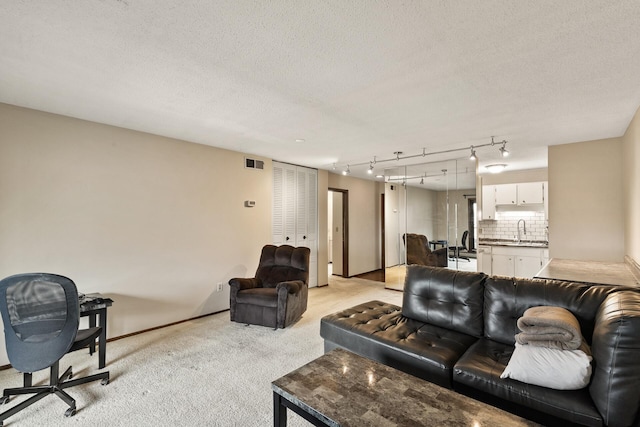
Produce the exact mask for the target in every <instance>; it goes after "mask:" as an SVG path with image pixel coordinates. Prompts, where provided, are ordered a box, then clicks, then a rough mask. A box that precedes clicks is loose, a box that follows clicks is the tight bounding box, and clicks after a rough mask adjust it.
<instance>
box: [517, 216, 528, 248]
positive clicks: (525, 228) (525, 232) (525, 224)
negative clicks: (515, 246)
mask: <svg viewBox="0 0 640 427" xmlns="http://www.w3.org/2000/svg"><path fill="white" fill-rule="evenodd" d="M520 221H522V231H523V233H524V235H525V236H526V235H527V222H526V221H525V220H524V219H519V220H518V243H520V241H521V237H520Z"/></svg>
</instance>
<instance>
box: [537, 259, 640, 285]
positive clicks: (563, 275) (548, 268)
mask: <svg viewBox="0 0 640 427" xmlns="http://www.w3.org/2000/svg"><path fill="white" fill-rule="evenodd" d="M534 278H537V279H555V280H566V281H570V282H581V283H594V284H605V285H621V286H640V282H639V281H638V279H637V278H636V277H635V276H634V275H633V273H632V272H631V269H630V268H629V266H628V265H627V264H625V263H624V262H599V261H578V260H571V259H558V258H552V259H551V260H549V262H548V263H547V265H545V266H544V267H542V270H540V271H539V272H538V273H536V275H535V276H534Z"/></svg>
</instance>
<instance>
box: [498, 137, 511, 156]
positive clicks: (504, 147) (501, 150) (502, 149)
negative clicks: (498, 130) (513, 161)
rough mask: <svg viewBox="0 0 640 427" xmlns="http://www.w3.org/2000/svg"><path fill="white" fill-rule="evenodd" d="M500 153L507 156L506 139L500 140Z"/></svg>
mask: <svg viewBox="0 0 640 427" xmlns="http://www.w3.org/2000/svg"><path fill="white" fill-rule="evenodd" d="M499 151H500V154H501V155H502V157H508V156H509V151H508V150H507V141H502V147H500V150H499Z"/></svg>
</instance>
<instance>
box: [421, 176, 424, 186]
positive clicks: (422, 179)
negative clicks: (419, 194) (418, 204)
mask: <svg viewBox="0 0 640 427" xmlns="http://www.w3.org/2000/svg"><path fill="white" fill-rule="evenodd" d="M420 185H424V176H423V177H422V178H420Z"/></svg>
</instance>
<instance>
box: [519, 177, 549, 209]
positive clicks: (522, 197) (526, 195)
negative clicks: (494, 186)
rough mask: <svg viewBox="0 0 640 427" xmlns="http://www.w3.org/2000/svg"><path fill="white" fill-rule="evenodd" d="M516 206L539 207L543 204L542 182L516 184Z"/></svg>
mask: <svg viewBox="0 0 640 427" xmlns="http://www.w3.org/2000/svg"><path fill="white" fill-rule="evenodd" d="M516 186H517V187H518V188H517V193H518V205H520V206H525V205H541V204H543V203H544V182H524V183H521V184H516Z"/></svg>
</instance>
